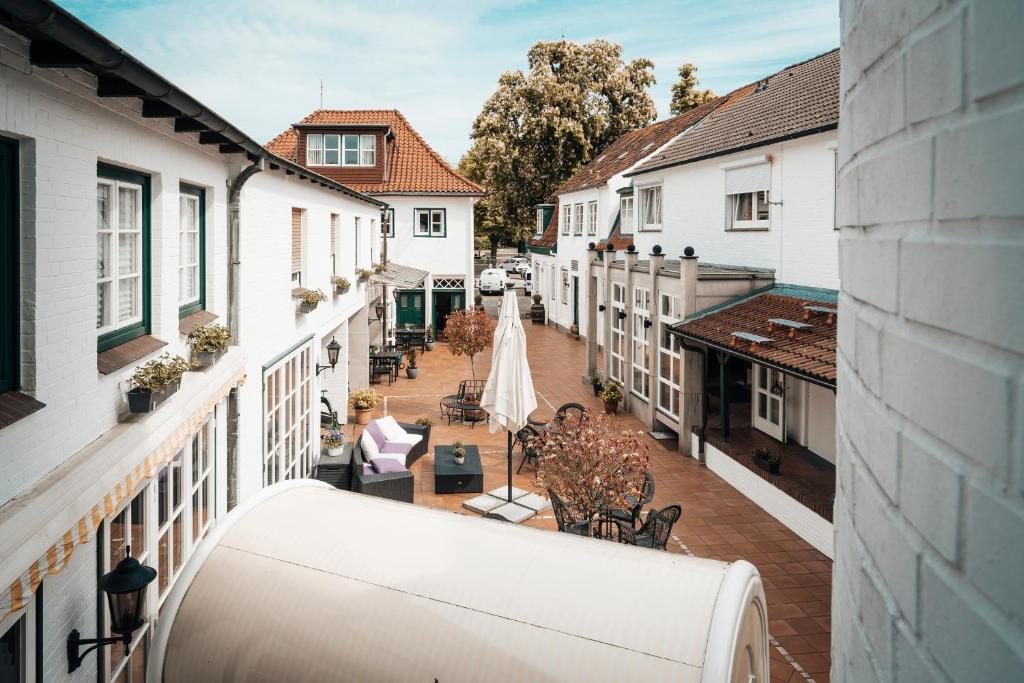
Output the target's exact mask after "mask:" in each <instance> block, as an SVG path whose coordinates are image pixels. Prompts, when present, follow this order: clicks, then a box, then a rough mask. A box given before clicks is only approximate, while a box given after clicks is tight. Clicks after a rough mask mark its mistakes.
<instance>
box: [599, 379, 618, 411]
mask: <svg viewBox="0 0 1024 683" xmlns="http://www.w3.org/2000/svg"><path fill="white" fill-rule="evenodd" d="M601 400H602V401H604V412H605V413H607V414H608V415H614V414H615V413H616V412H618V410H619V402H620V401H622V388H621V387H620V385H619V383H618V382H616V381H615V380H610V381H609V382H608V383H607V384H605V385H604V389H602V390H601Z"/></svg>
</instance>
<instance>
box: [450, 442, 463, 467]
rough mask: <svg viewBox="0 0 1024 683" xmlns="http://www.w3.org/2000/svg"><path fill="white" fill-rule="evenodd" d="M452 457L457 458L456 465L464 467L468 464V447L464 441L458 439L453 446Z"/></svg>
mask: <svg viewBox="0 0 1024 683" xmlns="http://www.w3.org/2000/svg"><path fill="white" fill-rule="evenodd" d="M452 455H453V456H455V464H456V465H462V464H465V462H466V446H465V444H463V443H462V439H456V440H455V443H453V444H452Z"/></svg>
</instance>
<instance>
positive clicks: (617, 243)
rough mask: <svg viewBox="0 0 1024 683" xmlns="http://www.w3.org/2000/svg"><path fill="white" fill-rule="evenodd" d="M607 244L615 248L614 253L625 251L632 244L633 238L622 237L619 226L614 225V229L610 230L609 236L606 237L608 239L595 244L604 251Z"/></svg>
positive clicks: (629, 236)
mask: <svg viewBox="0 0 1024 683" xmlns="http://www.w3.org/2000/svg"><path fill="white" fill-rule="evenodd" d="M609 242H610V243H611V245H612V246H613V247H615V251H625V250H626V249H628V248H629V245H631V244H633V236H632V235H623V234H622V232H621V230H620V228H619V226H618V225H616V226H615V227H614V228H612V232H611V234H610V235H608V239H606V240H601V241H600V242H598V243H597V248H598V249H605V248H607V246H608V243H609Z"/></svg>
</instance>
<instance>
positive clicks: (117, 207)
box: [96, 178, 146, 335]
mask: <svg viewBox="0 0 1024 683" xmlns="http://www.w3.org/2000/svg"><path fill="white" fill-rule="evenodd" d="M96 185H97V187H99V186H100V185H105V186H107V187H109V188H110V206H109V208H108V211H109V215H108V217H107V218H108V225H107V229H106V230H100V229H99V224H98V223H97V226H96V234H97V239H102V238H103V236H107V235H109V238H110V252H109V254H108V256H107V264H105V265H106V266H107V273H106V275H105V276H102V277H101V276H100V272H99V259H98V258H97V271H96V286H97V317H96V333H97V334H98V335H103V334H105V333H107V332H113V331H115V330H120V329H122V328H125V327H130V326H132V325H136V324H138V323H140V322H142V319H143V311H144V308H145V302H144V301H143V300H142V294H143V286H142V284H143V283H142V279H143V268H142V264H143V261H144V260H145V258H146V255H145V253H144V251H145V249H146V242H145V236H144V235H143V226H142V201H143V196H144V195H143V191H142V185H138V184H136V183H130V182H127V181H124V180H111V179H109V178H97V179H96ZM122 189H128V190H132V191H133V192H135V193H136V198H137V201H136V202H135V227H136V229H135V230H125V231H122V230H121V228H120V220H119V214H120V211H121V204H120V203H121V197H120V195H121V190H122ZM122 233H124V234H128V233H134V234H135V235H136V236H137V239H138V243H137V249H136V253H137V256H138V262H137V263H136V264H135V266H136V269H135V270H133V271H130V272H128V273H124V274H122V273H120V272H119V270H120V256H121V254H120V248H121V247H120V241H121V240H120V239H119V237H120V236H121V234H122ZM126 280H134V282H135V284H134V287H135V302H136V306H137V309H138V315H134V316H131V317H128V318H124V319H121V318H119V317H118V315H119V314H118V308H119V305H118V302H119V301H120V299H121V287H123V286H125V285H122V281H126ZM102 284H108V285H109V286H110V290H109V291H110V294H109V296H108V298H107V299H106V302H107V303H108V304H109V305H110V306H112V307H113V308H105V309H104V311H103V314H104V315H105V316H108V317H106V318H105V319H106V322H105V324H104V323H103V322H101V318H100V315H101V312H100V310H99V300H98V297H99V286H100V285H102ZM128 286H131V285H128Z"/></svg>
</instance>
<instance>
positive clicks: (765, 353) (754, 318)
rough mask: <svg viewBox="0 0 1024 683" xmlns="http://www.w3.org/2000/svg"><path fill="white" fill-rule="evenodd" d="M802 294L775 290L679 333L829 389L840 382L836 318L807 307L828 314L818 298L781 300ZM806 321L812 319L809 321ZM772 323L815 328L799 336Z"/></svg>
mask: <svg viewBox="0 0 1024 683" xmlns="http://www.w3.org/2000/svg"><path fill="white" fill-rule="evenodd" d="M780 291H787V292H788V291H794V292H795V291H798V289H797V288H793V287H790V288H788V289H786V288H773V289H772V290H769V291H767V292H764V293H762V294H755V295H753V296H750V297H746V298H743V299H740V300H738V301H737V302H735V303H731V304H726V305H725V306H721V307H717V308H713V309H709V311H708V312H702V313H698V314H697V315H696V316H695V317H692V318H690V319H689V320H686V321H684V322H682V323H680V324H678V325H676V326H675V328H674V329H675V330H677V331H678V332H681V333H683V334H685V335H686V336H687V337H689V338H692V339H695V340H697V341H702V342H706V343H709V344H714V345H716V346H719V347H723V348H730V349H733V350H735V351H736V352H737V353H742V354H743V355H745V356H749V357H751V358H754V359H760V360H764V361H767V362H770V363H774V364H776V365H778V366H780V367H782V368H786V369H789V370H792V371H793V372H795V373H797V374H800V375H805V376H809V377H814V378H816V379H818V380H822V381H824V382H827V383H829V384H832V385H833V386H834V385H835V381H836V320H835V317H834V316H831V318H832V319H831V320H829V318H830V316H828V315H827V314H822V313H810V314H808V312H807V311H806V309H805V308H804V307H805V306H818V307H825V308H829V307H832V306H834V304H832V303H830V302H828V301H822V298H821V297H820V296H817V295H811V296H807V297H797V296H789V295H788V294H779V293H778V292H780ZM805 316H807V317H805ZM772 318H776V319H778V318H781V319H784V320H791V321H794V322H798V323H804V324H807V325H810V326H811V327H810V328H809V329H807V330H796V331H795V332H794V333H793V336H792V337H791V336H790V328H788V327H785V326H780V325H774V326H773V325H772V324H771V323H770V322H769V321H770V320H771V319H772ZM734 332H740V333H747V334H750V335H756V336H759V337H765V338H767V339H770V340H772V341H771V342H770V343H758V344H753V343H751V342H750V341H747V340H744V339H738V338H737V337H735V336H734V335H733V333H734Z"/></svg>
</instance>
